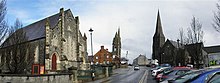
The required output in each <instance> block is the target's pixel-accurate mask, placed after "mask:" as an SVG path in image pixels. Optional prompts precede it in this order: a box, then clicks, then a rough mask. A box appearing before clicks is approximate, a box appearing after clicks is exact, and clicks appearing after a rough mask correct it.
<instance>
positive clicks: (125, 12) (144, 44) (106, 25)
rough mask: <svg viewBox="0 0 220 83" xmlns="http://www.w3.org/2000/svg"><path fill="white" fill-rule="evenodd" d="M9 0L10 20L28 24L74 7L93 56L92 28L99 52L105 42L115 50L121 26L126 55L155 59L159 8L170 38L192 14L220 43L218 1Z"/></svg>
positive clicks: (212, 41) (210, 39)
mask: <svg viewBox="0 0 220 83" xmlns="http://www.w3.org/2000/svg"><path fill="white" fill-rule="evenodd" d="M27 1H28V0H25V1H22V0H19V1H17V0H8V3H7V4H8V15H7V17H8V21H9V22H10V23H12V22H13V21H14V20H15V18H16V17H17V18H19V19H21V20H22V22H23V23H24V24H25V25H28V24H31V23H33V22H36V21H38V20H40V19H43V18H45V17H47V16H51V15H53V14H55V13H58V12H59V9H60V8H61V7H64V9H71V11H72V13H73V15H74V16H79V17H80V30H81V32H82V33H86V34H87V37H88V42H87V45H88V53H89V55H91V51H90V50H91V49H90V35H89V32H88V30H89V28H90V27H92V28H93V29H94V32H93V44H94V45H93V47H94V53H96V52H97V51H98V50H99V49H100V46H101V45H104V46H105V48H108V49H109V51H111V49H112V40H113V37H114V35H115V33H116V31H117V30H118V28H119V27H120V30H121V38H122V56H125V54H126V51H128V53H129V54H128V58H129V59H130V61H129V62H132V60H133V59H134V58H136V57H137V56H138V55H139V54H144V55H146V56H147V58H151V54H152V52H151V49H152V41H153V40H152V39H153V38H152V37H153V35H154V32H155V27H156V26H155V25H156V16H157V11H158V9H159V10H160V16H161V21H162V27H163V31H164V35H165V37H166V39H167V38H168V39H171V40H177V38H178V34H179V28H180V27H182V28H184V29H186V28H188V27H189V26H190V21H191V18H192V16H195V17H197V18H199V20H200V22H201V23H202V24H203V30H204V33H205V35H204V41H205V42H204V44H205V46H212V45H219V44H220V43H219V41H218V40H220V36H218V35H219V34H220V33H217V32H216V31H215V30H214V29H213V27H212V25H211V23H212V22H213V20H212V19H213V12H214V11H216V10H217V8H216V3H217V2H218V1H217V0H186V1H185V0H120V1H118V0H48V1H45V0H39V1H34V2H31V1H28V2H27Z"/></svg>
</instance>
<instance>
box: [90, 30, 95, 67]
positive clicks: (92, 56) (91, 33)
mask: <svg viewBox="0 0 220 83" xmlns="http://www.w3.org/2000/svg"><path fill="white" fill-rule="evenodd" d="M93 31H94V30H92V28H90V29H89V32H90V36H91V54H92V61H91V63H93V64H94V61H93V59H94V56H93V46H92V32H93Z"/></svg>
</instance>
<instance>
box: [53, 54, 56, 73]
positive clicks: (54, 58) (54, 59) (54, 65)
mask: <svg viewBox="0 0 220 83" xmlns="http://www.w3.org/2000/svg"><path fill="white" fill-rule="evenodd" d="M52 70H53V71H55V70H57V57H56V54H55V53H54V54H53V56H52Z"/></svg>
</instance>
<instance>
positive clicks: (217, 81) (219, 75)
mask: <svg viewBox="0 0 220 83" xmlns="http://www.w3.org/2000/svg"><path fill="white" fill-rule="evenodd" d="M207 83H220V71H218V72H216V73H215V74H214V75H213V76H212V77H211V78H210V79H209V80H208V82H207Z"/></svg>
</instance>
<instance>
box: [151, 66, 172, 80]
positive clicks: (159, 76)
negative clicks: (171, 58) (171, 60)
mask: <svg viewBox="0 0 220 83" xmlns="http://www.w3.org/2000/svg"><path fill="white" fill-rule="evenodd" d="M171 69H172V68H171V67H168V68H165V69H163V70H161V71H159V72H158V73H157V75H156V76H155V79H156V80H157V81H159V80H160V78H161V75H162V74H163V73H168V72H169V71H170V70H171Z"/></svg>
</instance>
